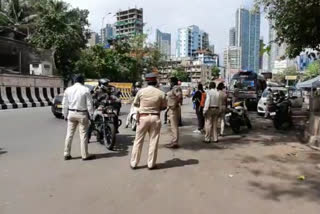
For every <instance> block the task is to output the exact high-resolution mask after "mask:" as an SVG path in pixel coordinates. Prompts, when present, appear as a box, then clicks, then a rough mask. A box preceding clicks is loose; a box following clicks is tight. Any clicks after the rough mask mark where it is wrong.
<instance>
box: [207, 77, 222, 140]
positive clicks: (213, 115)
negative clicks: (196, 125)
mask: <svg viewBox="0 0 320 214" xmlns="http://www.w3.org/2000/svg"><path fill="white" fill-rule="evenodd" d="M220 96H221V95H220V93H219V92H218V90H217V89H216V84H215V83H214V82H211V83H210V85H209V91H208V92H207V97H206V102H205V105H204V109H203V112H204V116H205V126H206V134H205V143H210V142H211V140H212V139H213V142H215V143H217V142H218V131H217V128H218V118H219V113H220V109H219V108H220V106H221V105H220V100H221V99H220Z"/></svg>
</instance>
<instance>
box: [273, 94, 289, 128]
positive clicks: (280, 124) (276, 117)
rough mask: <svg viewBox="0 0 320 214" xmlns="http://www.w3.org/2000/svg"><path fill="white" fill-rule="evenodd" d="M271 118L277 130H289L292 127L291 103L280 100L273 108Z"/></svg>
mask: <svg viewBox="0 0 320 214" xmlns="http://www.w3.org/2000/svg"><path fill="white" fill-rule="evenodd" d="M270 116H271V118H272V120H273V125H274V127H275V128H276V129H288V128H290V127H291V126H292V118H291V116H292V112H291V101H290V100H289V99H284V98H282V99H281V98H280V99H278V100H277V101H276V102H275V103H274V105H273V106H272V107H271V111H270Z"/></svg>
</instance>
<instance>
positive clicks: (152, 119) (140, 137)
mask: <svg viewBox="0 0 320 214" xmlns="http://www.w3.org/2000/svg"><path fill="white" fill-rule="evenodd" d="M160 130H161V120H160V117H159V116H157V115H148V116H142V117H140V118H139V124H138V127H137V132H136V139H135V140H134V144H133V148H132V154H131V160H130V165H131V167H137V166H138V164H139V161H140V157H141V152H142V146H143V142H144V138H145V136H146V134H147V133H148V134H149V138H150V142H149V153H148V167H149V168H152V167H154V166H155V164H156V161H157V154H158V144H159V139H160Z"/></svg>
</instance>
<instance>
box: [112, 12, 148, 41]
mask: <svg viewBox="0 0 320 214" xmlns="http://www.w3.org/2000/svg"><path fill="white" fill-rule="evenodd" d="M115 26H116V38H118V39H122V38H130V37H133V36H135V35H138V34H143V9H142V8H140V9H137V8H132V9H129V10H122V11H118V12H117V22H116V24H115Z"/></svg>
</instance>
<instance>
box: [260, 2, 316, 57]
mask: <svg viewBox="0 0 320 214" xmlns="http://www.w3.org/2000/svg"><path fill="white" fill-rule="evenodd" d="M256 3H257V6H260V5H262V6H263V8H264V10H265V11H266V13H267V18H269V19H270V20H273V22H274V24H273V28H274V29H275V30H276V32H277V38H276V41H275V42H277V43H279V44H282V43H286V44H287V45H288V48H287V54H288V56H289V57H291V58H294V57H296V56H297V55H299V54H300V53H301V52H302V51H304V50H305V49H306V48H311V49H313V50H317V51H320V1H319V0H303V1H301V0H256ZM312 55H313V56H314V57H315V55H314V54H312Z"/></svg>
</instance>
